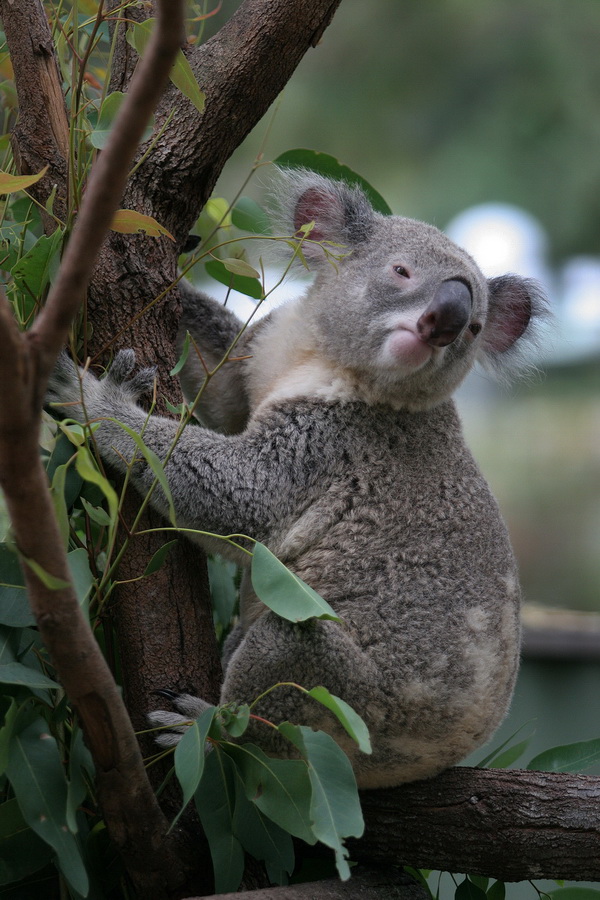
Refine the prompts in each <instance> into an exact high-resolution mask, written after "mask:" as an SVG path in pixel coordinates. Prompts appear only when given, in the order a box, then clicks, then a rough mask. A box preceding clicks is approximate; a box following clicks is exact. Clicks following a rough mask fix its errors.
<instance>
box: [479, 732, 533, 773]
mask: <svg viewBox="0 0 600 900" xmlns="http://www.w3.org/2000/svg"><path fill="white" fill-rule="evenodd" d="M531 738H532V735H531V736H530V737H528V738H525V740H524V741H520V742H519V743H518V744H514V745H513V746H512V747H509V748H508V749H507V750H505V751H504V753H498V754H497V756H494V757H493V758H492V761H491V762H490V764H489V767H490V768H493V769H506V768H507V767H508V766H511V765H512V764H513V763H514V762H516V761H517V760H518V759H519V758H520V757H521V756H523V754H524V753H525V751H526V750H527V748H528V747H529V745H530V743H531Z"/></svg>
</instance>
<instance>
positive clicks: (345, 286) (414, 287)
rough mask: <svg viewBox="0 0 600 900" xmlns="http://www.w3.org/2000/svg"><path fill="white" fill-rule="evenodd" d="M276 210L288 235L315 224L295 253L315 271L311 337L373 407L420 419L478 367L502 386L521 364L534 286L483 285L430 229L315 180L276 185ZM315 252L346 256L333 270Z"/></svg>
mask: <svg viewBox="0 0 600 900" xmlns="http://www.w3.org/2000/svg"><path fill="white" fill-rule="evenodd" d="M280 204H281V208H282V209H283V211H284V214H285V215H286V217H287V222H286V224H287V226H288V228H289V227H290V226H291V229H292V230H293V231H295V232H298V229H300V228H301V227H302V226H303V225H306V224H307V223H310V222H314V226H313V228H312V230H311V231H310V233H309V235H308V238H307V239H305V240H304V241H303V244H302V253H303V255H304V257H305V259H306V260H307V261H308V262H309V264H310V267H311V269H314V270H315V271H316V279H315V282H314V285H313V287H312V288H311V290H310V291H309V293H308V295H307V297H306V300H305V307H304V308H305V313H306V324H307V328H310V329H311V331H312V333H313V338H314V340H316V341H317V344H318V346H319V350H320V352H321V353H323V354H324V355H325V356H326V357H327V358H328V359H329V360H330V361H332V362H333V363H335V364H337V365H340V366H342V367H343V368H344V369H345V370H347V371H350V372H351V373H352V374H353V375H354V377H356V378H357V379H358V381H359V382H362V383H363V384H366V385H368V386H369V388H370V393H371V395H372V396H373V397H374V398H376V399H380V400H381V401H382V402H391V403H393V405H394V406H398V407H404V408H406V409H412V410H417V409H426V408H428V407H430V406H433V405H435V404H436V403H439V402H440V401H441V400H444V399H446V398H447V397H448V396H449V395H450V394H451V393H452V391H454V389H455V388H456V387H457V386H458V384H459V383H460V382H461V381H462V379H463V378H464V377H465V375H466V374H467V372H468V371H469V369H470V368H471V367H472V366H473V365H474V363H475V362H477V361H479V362H482V363H483V364H484V365H487V366H489V367H491V368H493V369H495V370H496V371H497V372H499V373H500V374H510V373H512V371H514V370H516V369H517V368H518V367H519V364H522V361H523V359H524V358H525V357H526V355H527V353H526V351H527V346H526V345H528V344H530V343H531V341H532V340H535V332H536V319H539V318H540V317H542V316H543V315H544V311H545V300H544V298H543V295H542V292H541V290H540V288H539V286H538V285H537V284H535V283H534V282H532V281H530V280H527V279H524V278H520V277H519V276H516V275H506V276H503V277H500V278H491V279H487V278H485V277H484V275H483V274H482V272H481V271H480V269H479V268H478V266H477V264H476V263H475V261H474V260H473V259H472V258H471V257H470V256H469V254H468V253H466V252H465V251H464V250H462V249H461V248H460V247H457V246H456V244H454V243H453V242H452V241H451V240H450V239H449V238H448V237H446V235H444V234H443V233H442V232H441V231H438V229H437V228H434V227H433V226H431V225H427V224H425V223H423V222H417V221H415V220H413V219H406V218H402V217H400V216H383V215H381V214H379V213H377V212H375V210H374V209H373V208H372V206H371V204H370V202H369V200H368V199H367V197H366V196H365V194H364V193H363V192H362V190H360V189H359V188H357V187H351V186H349V185H347V184H344V183H343V182H336V181H330V180H329V179H327V178H324V177H321V176H318V175H315V174H314V173H311V172H306V171H299V172H298V171H291V172H290V171H288V172H284V173H282V188H281V191H280ZM321 241H329V242H332V243H334V244H338V245H342V252H344V253H345V254H346V255H344V256H343V258H342V259H341V260H340V261H339V262H337V264H336V265H335V266H334V265H332V264H331V261H330V260H329V259H328V258H327V255H326V253H325V252H324V250H323V247H322V246H320V245H319V243H317V242H321ZM331 249H333V251H334V252H336V248H331ZM339 252H340V251H339V250H338V251H337V253H338V254H339ZM524 351H525V352H524Z"/></svg>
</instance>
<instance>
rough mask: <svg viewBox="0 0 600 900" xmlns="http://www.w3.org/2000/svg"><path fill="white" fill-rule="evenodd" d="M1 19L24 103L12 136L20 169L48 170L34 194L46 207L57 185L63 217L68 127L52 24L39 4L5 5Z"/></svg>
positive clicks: (1, 3) (29, 0)
mask: <svg viewBox="0 0 600 900" xmlns="http://www.w3.org/2000/svg"><path fill="white" fill-rule="evenodd" d="M0 15H1V16H2V22H3V25H4V32H5V35H6V41H7V44H8V49H9V51H10V56H11V61H12V65H13V70H14V73H15V85H16V88H17V97H18V101H19V120H18V123H17V125H16V127H15V129H14V131H13V135H12V143H13V150H14V153H15V158H16V161H17V166H18V168H19V170H20V171H21V172H23V173H29V172H39V171H41V169H43V168H44V166H48V167H49V168H48V172H47V174H46V175H45V176H44V178H43V179H42V180H41V181H39V182H38V183H37V184H36V185H34V186H33V187H32V188H31V192H32V194H33V196H34V197H36V198H37V199H38V200H39V201H40V202H42V203H44V202H45V201H46V199H47V197H48V195H49V194H50V192H51V190H52V187H53V186H54V185H56V188H57V193H56V198H55V203H54V208H55V212H56V214H57V215H58V216H59V217H61V218H62V217H64V215H65V212H66V196H67V160H68V157H69V124H68V120H67V111H66V108H65V99H64V96H63V92H62V85H61V77H60V72H59V69H58V63H57V59H56V52H55V49H54V42H53V40H52V35H51V34H50V28H49V27H48V20H47V19H46V14H45V12H44V9H43V7H42V4H41V2H40V0H19V3H13V2H10V0H0Z"/></svg>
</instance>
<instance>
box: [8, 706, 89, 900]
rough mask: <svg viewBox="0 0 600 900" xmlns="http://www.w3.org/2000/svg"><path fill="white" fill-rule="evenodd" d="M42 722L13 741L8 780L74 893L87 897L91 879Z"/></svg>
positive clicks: (60, 770)
mask: <svg viewBox="0 0 600 900" xmlns="http://www.w3.org/2000/svg"><path fill="white" fill-rule="evenodd" d="M47 728H48V726H47V724H46V722H45V721H44V720H43V719H41V718H39V719H36V720H35V721H34V722H32V723H31V724H30V725H29V726H28V727H27V728H25V729H24V730H23V731H22V732H21V733H20V734H18V735H15V736H14V737H13V739H12V741H11V747H10V759H9V764H8V768H7V775H8V779H9V781H10V783H11V785H12V788H13V790H14V792H15V796H16V798H17V800H18V803H19V807H20V809H21V812H22V814H23V818H24V819H25V821H26V822H27V824H28V825H29V827H30V828H31V829H33V831H35V833H36V834H37V835H39V837H41V838H42V840H44V841H45V842H46V843H47V844H49V845H50V846H51V847H52V848H53V849H54V851H55V852H56V855H57V857H58V864H59V867H60V869H61V871H62V873H63V875H64V876H65V878H66V879H67V881H68V882H69V883H70V885H71V886H72V887H73V889H74V890H75V891H77V892H78V893H80V894H82V895H83V896H85V895H86V894H87V892H88V886H89V885H88V878H87V874H86V871H85V867H84V865H83V861H82V859H81V856H80V853H79V848H78V846H77V843H76V841H75V838H74V837H73V835H72V834H71V832H70V831H69V829H68V826H67V821H66V809H67V782H66V778H65V773H64V770H63V767H62V764H61V760H60V754H59V752H58V747H57V744H56V741H55V740H54V738H53V737H51V736H50V735H49V734H48V732H47Z"/></svg>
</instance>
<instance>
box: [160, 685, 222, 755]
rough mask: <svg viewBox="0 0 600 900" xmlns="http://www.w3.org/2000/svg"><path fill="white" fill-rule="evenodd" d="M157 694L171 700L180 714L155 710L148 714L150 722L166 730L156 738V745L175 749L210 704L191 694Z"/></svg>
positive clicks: (162, 692)
mask: <svg viewBox="0 0 600 900" xmlns="http://www.w3.org/2000/svg"><path fill="white" fill-rule="evenodd" d="M155 693H157V694H160V695H161V696H162V697H167V698H168V699H169V700H171V702H172V704H173V706H174V707H175V709H177V710H178V712H171V711H170V710H168V709H155V710H154V711H153V712H151V713H148V722H149V723H150V724H151V725H152V726H153V727H155V728H164V729H165V730H164V731H161V732H159V733H158V734H157V735H156V737H155V740H156V743H157V744H158V745H159V746H160V747H174V746H175V745H176V744H178V743H179V741H180V740H181V738H182V735H183V734H184V733H185V732H186V731H187V729H188V727H189V725H190V722H192V721H193V720H194V719H197V718H198V716H200V715H202V713H203V712H204V710H205V709H208V707H209V706H210V703H207V702H206V700H202V699H201V698H200V697H193V696H192V695H191V694H176V693H175V692H174V691H156V692H155ZM167 729H168V730H167Z"/></svg>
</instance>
